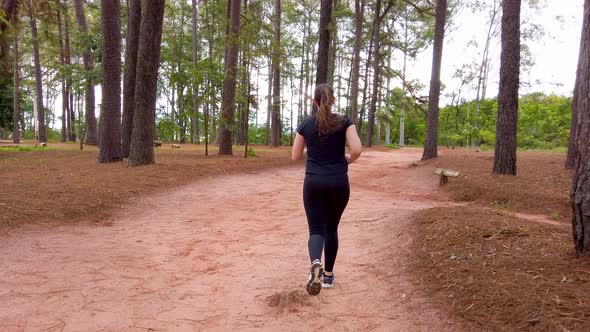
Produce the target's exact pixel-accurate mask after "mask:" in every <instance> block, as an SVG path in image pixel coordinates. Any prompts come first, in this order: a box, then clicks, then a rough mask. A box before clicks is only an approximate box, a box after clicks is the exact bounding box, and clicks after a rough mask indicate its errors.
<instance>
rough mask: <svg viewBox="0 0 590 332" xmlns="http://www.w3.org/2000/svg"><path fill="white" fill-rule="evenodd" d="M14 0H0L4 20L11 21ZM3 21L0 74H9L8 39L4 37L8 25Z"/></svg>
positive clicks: (14, 4)
mask: <svg viewBox="0 0 590 332" xmlns="http://www.w3.org/2000/svg"><path fill="white" fill-rule="evenodd" d="M16 6H17V1H16V0H6V1H0V9H2V10H3V11H4V14H5V15H4V17H3V19H4V20H5V22H11V21H12V18H13V16H15V13H16ZM5 22H0V75H6V76H8V75H10V65H9V61H10V60H9V57H8V49H9V47H8V43H9V41H8V40H7V39H6V37H7V36H8V34H6V33H5V32H6V30H7V29H8V27H9V25H8V24H7V23H5Z"/></svg>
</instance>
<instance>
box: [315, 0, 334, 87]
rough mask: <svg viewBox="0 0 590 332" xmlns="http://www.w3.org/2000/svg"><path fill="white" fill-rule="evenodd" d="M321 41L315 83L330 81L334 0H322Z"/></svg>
mask: <svg viewBox="0 0 590 332" xmlns="http://www.w3.org/2000/svg"><path fill="white" fill-rule="evenodd" d="M321 2H322V4H321V7H320V30H319V36H320V41H319V45H318V67H317V71H316V77H315V84H316V85H318V84H322V83H327V82H328V60H329V53H330V23H331V22H330V21H331V20H332V0H321Z"/></svg>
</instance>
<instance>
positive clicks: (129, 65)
mask: <svg viewBox="0 0 590 332" xmlns="http://www.w3.org/2000/svg"><path fill="white" fill-rule="evenodd" d="M140 24H141V0H129V11H128V15H127V39H126V41H125V44H126V45H125V74H124V78H123V121H122V130H121V138H122V142H121V143H122V144H121V154H122V157H123V158H128V157H129V149H130V146H131V132H132V130H133V113H134V107H135V89H136V86H135V78H136V75H137V49H138V47H139V26H140Z"/></svg>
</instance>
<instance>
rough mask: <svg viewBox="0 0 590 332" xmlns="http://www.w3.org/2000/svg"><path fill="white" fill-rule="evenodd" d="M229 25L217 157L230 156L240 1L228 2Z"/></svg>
mask: <svg viewBox="0 0 590 332" xmlns="http://www.w3.org/2000/svg"><path fill="white" fill-rule="evenodd" d="M229 1H231V6H230V8H229V15H230V24H229V31H228V35H227V42H226V58H225V79H224V80H223V100H222V101H221V112H220V123H219V135H218V137H219V155H232V154H233V146H232V133H233V131H234V122H235V119H234V112H235V107H236V73H237V64H238V52H239V51H240V40H239V37H240V6H241V1H240V0H229Z"/></svg>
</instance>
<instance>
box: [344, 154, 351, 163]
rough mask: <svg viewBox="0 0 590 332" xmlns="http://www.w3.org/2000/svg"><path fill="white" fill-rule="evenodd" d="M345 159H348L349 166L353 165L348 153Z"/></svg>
mask: <svg viewBox="0 0 590 332" xmlns="http://www.w3.org/2000/svg"><path fill="white" fill-rule="evenodd" d="M344 158H346V162H347V163H349V164H351V163H352V161H351V160H350V155H349V154H348V153H346V154H345V155H344Z"/></svg>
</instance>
